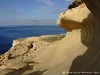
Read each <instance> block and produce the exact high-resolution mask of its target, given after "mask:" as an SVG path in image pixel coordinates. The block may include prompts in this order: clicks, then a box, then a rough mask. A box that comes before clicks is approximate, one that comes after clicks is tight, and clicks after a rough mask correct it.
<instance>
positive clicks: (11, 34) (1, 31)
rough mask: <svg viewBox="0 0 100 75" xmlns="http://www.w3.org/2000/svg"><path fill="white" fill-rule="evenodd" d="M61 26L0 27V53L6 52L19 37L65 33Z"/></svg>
mask: <svg viewBox="0 0 100 75" xmlns="http://www.w3.org/2000/svg"><path fill="white" fill-rule="evenodd" d="M64 33H65V31H64V30H63V29H61V28H60V27H59V26H15V27H11V26H10V27H0V54H3V53H5V52H6V51H7V50H8V49H9V48H10V47H11V45H12V41H13V40H14V39H17V38H25V37H32V36H41V35H50V34H51V35H52V34H64Z"/></svg>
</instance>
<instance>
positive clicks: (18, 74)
mask: <svg viewBox="0 0 100 75" xmlns="http://www.w3.org/2000/svg"><path fill="white" fill-rule="evenodd" d="M28 70H33V66H29V65H27V66H25V67H23V68H22V69H19V70H14V71H12V72H10V73H7V74H6V75H22V74H23V73H24V72H26V71H28Z"/></svg>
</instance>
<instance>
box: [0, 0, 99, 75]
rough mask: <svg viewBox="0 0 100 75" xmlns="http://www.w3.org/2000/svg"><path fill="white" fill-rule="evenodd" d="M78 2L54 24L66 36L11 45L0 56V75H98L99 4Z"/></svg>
mask: <svg viewBox="0 0 100 75" xmlns="http://www.w3.org/2000/svg"><path fill="white" fill-rule="evenodd" d="M82 1H83V2H81V1H80V0H78V1H77V0H75V1H74V2H73V3H72V4H71V5H70V6H69V7H68V8H69V9H67V10H66V11H65V12H63V13H61V14H60V16H59V19H58V20H57V24H59V25H60V27H62V28H63V29H65V30H66V31H67V33H66V36H65V35H51V36H42V37H30V38H25V39H18V40H16V41H14V44H13V46H12V48H11V49H10V50H9V51H8V52H6V53H5V54H4V55H2V56H0V75H83V72H84V75H99V72H100V60H99V57H100V51H99V47H100V44H99V43H100V42H99V40H100V35H99V33H100V29H99V28H100V27H99V24H100V21H99V20H100V15H99V12H100V11H99V10H100V5H99V3H100V1H99V0H82ZM14 65H15V66H14ZM74 72H77V73H74Z"/></svg>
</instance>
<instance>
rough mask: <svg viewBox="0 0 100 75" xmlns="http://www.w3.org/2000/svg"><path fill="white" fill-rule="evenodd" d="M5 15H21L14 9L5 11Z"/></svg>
mask: <svg viewBox="0 0 100 75" xmlns="http://www.w3.org/2000/svg"><path fill="white" fill-rule="evenodd" d="M7 13H8V14H9V15H16V16H18V15H21V13H20V12H18V11H17V10H15V9H10V10H7Z"/></svg>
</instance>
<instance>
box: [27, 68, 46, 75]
mask: <svg viewBox="0 0 100 75" xmlns="http://www.w3.org/2000/svg"><path fill="white" fill-rule="evenodd" d="M45 71H47V69H46V70H43V71H35V72H33V73H30V74H26V75H42V74H43V73H44V72H45Z"/></svg>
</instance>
